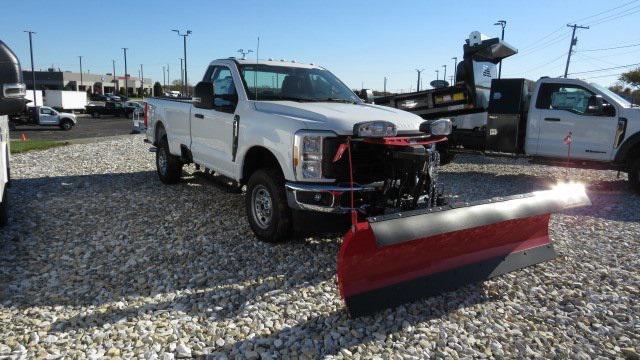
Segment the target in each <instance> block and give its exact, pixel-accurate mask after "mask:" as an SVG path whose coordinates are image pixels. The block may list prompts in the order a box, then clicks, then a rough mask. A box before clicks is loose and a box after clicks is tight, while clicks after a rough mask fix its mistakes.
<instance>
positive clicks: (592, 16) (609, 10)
mask: <svg viewBox="0 0 640 360" xmlns="http://www.w3.org/2000/svg"><path fill="white" fill-rule="evenodd" d="M638 1H639V0H633V1H629V2H626V3H624V4H622V5H618V6H616V7H613V8H611V9H608V10H604V11H601V12H599V13H597V14H593V15H589V16H587V17H583V18H581V19H577V20H574V21H573V22H578V21H584V20H587V19H591V18H594V17H596V16H599V15H602V14H606V13H608V12H611V11H613V10H618V9H620V8H623V7H625V6H627V5H630V4H633V3H636V2H638Z"/></svg>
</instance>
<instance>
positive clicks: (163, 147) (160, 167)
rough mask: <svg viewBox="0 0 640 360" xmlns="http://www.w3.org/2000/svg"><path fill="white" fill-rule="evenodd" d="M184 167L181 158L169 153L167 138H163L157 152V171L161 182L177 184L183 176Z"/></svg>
mask: <svg viewBox="0 0 640 360" xmlns="http://www.w3.org/2000/svg"><path fill="white" fill-rule="evenodd" d="M182 165H183V164H182V162H181V161H180V158H179V157H178V156H175V155H171V153H170V152H169V142H168V141H167V136H166V135H165V136H163V137H162V139H161V140H160V144H159V146H158V149H157V150H156V171H157V173H158V177H159V178H160V181H162V182H163V183H165V184H175V183H177V182H178V181H179V180H180V177H181V176H182Z"/></svg>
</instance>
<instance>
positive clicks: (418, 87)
mask: <svg viewBox="0 0 640 360" xmlns="http://www.w3.org/2000/svg"><path fill="white" fill-rule="evenodd" d="M416 71H417V72H418V84H417V85H416V91H420V74H422V72H423V71H424V69H416Z"/></svg>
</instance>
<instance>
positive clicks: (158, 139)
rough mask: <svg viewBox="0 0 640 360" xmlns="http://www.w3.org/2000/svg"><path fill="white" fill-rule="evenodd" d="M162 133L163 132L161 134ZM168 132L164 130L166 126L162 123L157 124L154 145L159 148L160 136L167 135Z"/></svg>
mask: <svg viewBox="0 0 640 360" xmlns="http://www.w3.org/2000/svg"><path fill="white" fill-rule="evenodd" d="M160 131H162V132H160ZM166 133H167V132H166V130H165V129H164V125H162V123H161V122H159V121H158V122H157V123H156V131H155V134H156V135H155V136H154V137H153V144H154V145H156V146H158V141H160V134H166Z"/></svg>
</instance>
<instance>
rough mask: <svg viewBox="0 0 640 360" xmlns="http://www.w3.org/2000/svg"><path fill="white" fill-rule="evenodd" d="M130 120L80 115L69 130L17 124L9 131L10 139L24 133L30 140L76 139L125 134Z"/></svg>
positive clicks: (129, 125) (128, 130)
mask: <svg viewBox="0 0 640 360" xmlns="http://www.w3.org/2000/svg"><path fill="white" fill-rule="evenodd" d="M131 128H132V120H131V119H127V118H120V117H107V116H104V117H100V118H97V119H94V118H91V117H88V116H82V117H78V123H77V124H76V126H74V127H73V128H72V129H71V130H69V131H64V130H62V129H60V128H59V127H57V126H31V125H28V126H26V125H18V126H16V128H15V130H12V131H11V133H10V136H11V139H13V140H18V139H20V137H21V136H22V134H25V135H26V136H27V138H28V139H30V140H60V141H68V140H77V139H88V138H101V137H108V136H118V135H127V134H130V133H131Z"/></svg>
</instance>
